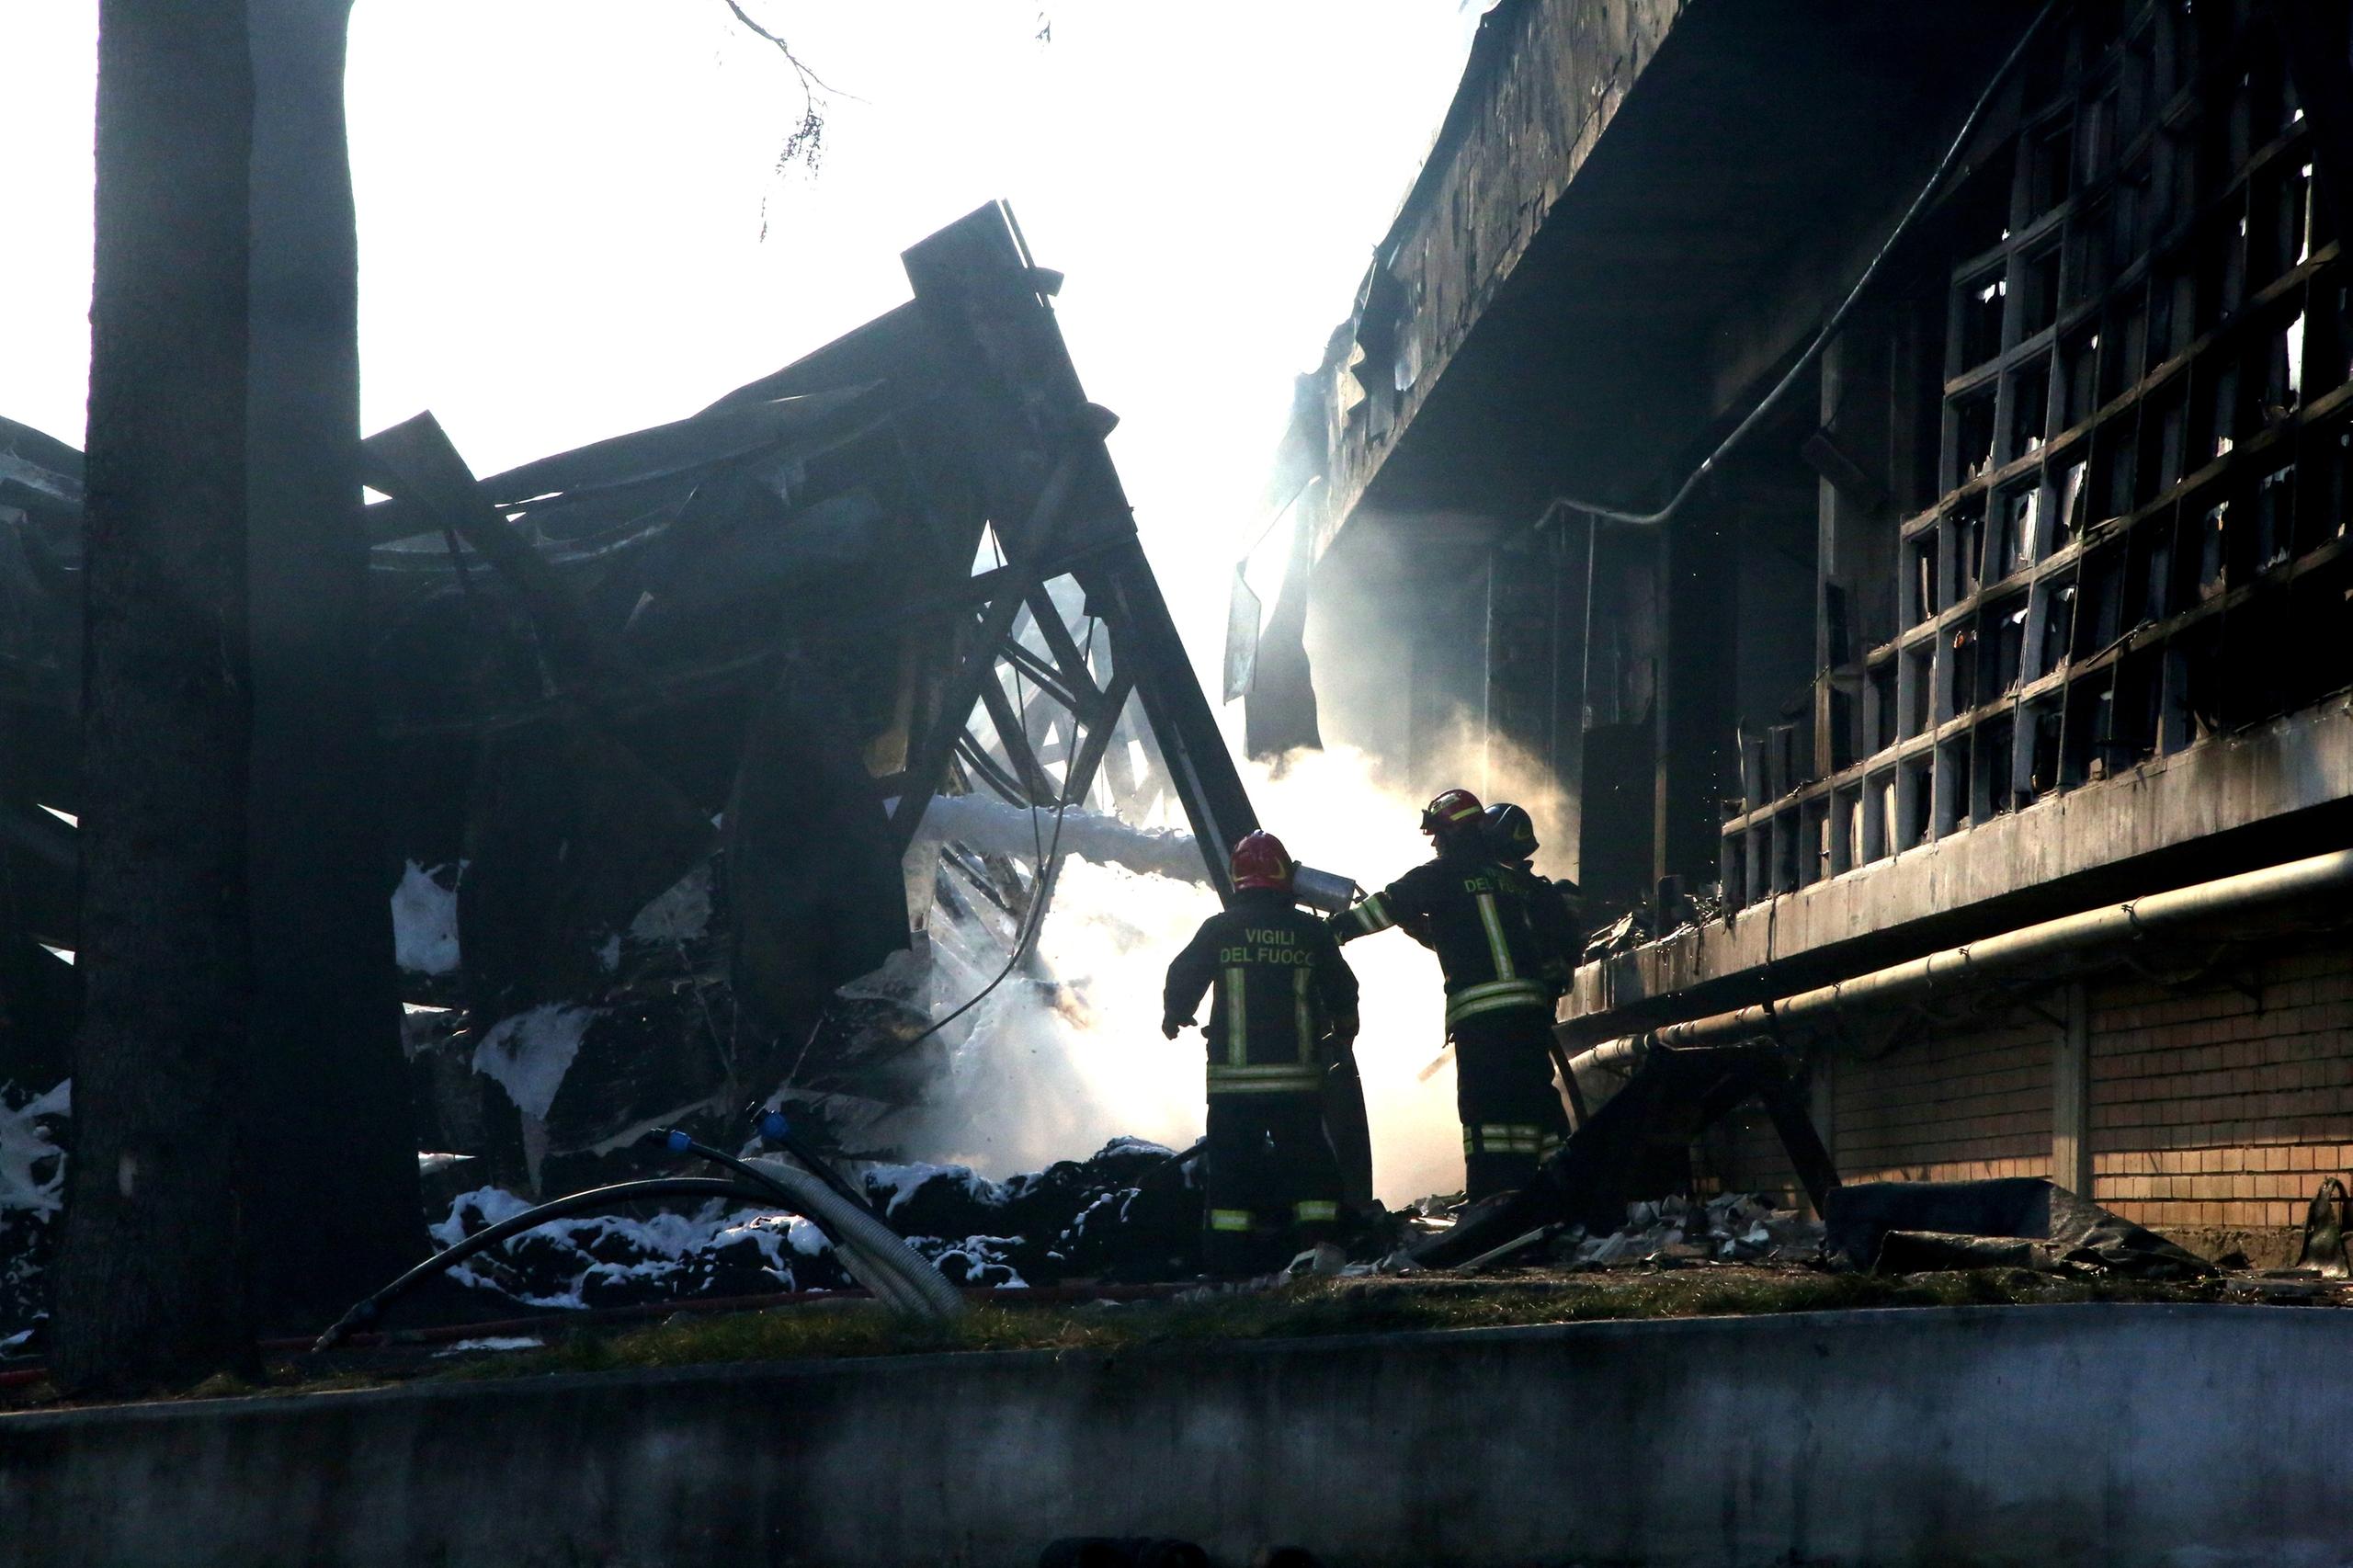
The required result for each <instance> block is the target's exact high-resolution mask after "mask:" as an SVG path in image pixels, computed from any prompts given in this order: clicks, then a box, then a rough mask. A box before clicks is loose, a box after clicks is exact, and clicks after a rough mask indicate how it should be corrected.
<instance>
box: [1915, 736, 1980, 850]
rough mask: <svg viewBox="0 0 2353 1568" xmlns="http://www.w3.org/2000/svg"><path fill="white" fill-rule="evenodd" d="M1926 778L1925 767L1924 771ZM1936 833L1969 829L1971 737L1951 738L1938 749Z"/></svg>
mask: <svg viewBox="0 0 2353 1568" xmlns="http://www.w3.org/2000/svg"><path fill="white" fill-rule="evenodd" d="M1923 777H1926V770H1923ZM1935 801H1936V812H1937V836H1938V837H1939V838H1943V837H1946V836H1949V835H1952V834H1956V833H1961V832H1965V831H1967V829H1968V827H1969V825H1970V815H1969V737H1968V736H1967V735H1963V736H1961V738H1960V739H1959V740H1956V741H1949V742H1947V743H1946V744H1943V745H1940V746H1938V748H1937V767H1936V792H1935Z"/></svg>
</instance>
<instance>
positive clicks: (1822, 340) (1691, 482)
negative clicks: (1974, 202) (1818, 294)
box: [1537, 0, 2060, 526]
mask: <svg viewBox="0 0 2353 1568" xmlns="http://www.w3.org/2000/svg"><path fill="white" fill-rule="evenodd" d="M2059 6H2060V0H2046V3H2045V4H2044V6H2043V7H2042V9H2041V10H2040V11H2038V12H2036V13H2035V17H2034V20H2033V21H2031V22H2029V23H2028V24H2027V28H2026V31H2025V32H2023V33H2021V34H2020V35H2019V36H2018V42H2017V43H2016V44H2014V45H2013V46H2012V47H2011V49H2010V52H2009V54H2008V56H2007V57H2006V58H2005V59H2004V60H2003V62H2002V64H2001V68H2000V69H1999V70H1997V71H1995V73H1994V76H1993V79H1992V80H1991V81H1989V82H1987V83H1986V84H1985V88H1984V91H1983V92H1981V93H1979V94H1978V95H1977V101H1976V102H1975V103H1974V104H1972V106H1970V110H1969V118H1968V119H1965V120H1963V121H1961V130H1960V131H1957V132H1955V133H1954V135H1953V139H1952V143H1951V145H1950V146H1949V147H1947V148H1946V149H1945V155H1944V156H1943V157H1942V158H1940V159H1938V161H1937V168H1936V172H1935V173H1934V174H1932V175H1930V176H1928V181H1927V184H1926V185H1924V186H1922V187H1920V193H1919V194H1918V195H1917V196H1915V197H1914V198H1913V199H1912V205H1911V206H1909V207H1907V208H1905V209H1904V216H1903V217H1902V218H1900V219H1898V220H1896V224H1895V227H1894V228H1893V230H1891V231H1890V232H1889V233H1888V236H1887V238H1886V240H1885V241H1884V242H1882V243H1881V245H1880V247H1879V250H1878V253H1877V254H1876V255H1874V256H1872V257H1871V260H1870V266H1868V267H1864V268H1863V275H1862V276H1861V277H1860V278H1856V279H1855V286H1854V287H1853V288H1851V289H1849V290H1847V297H1846V298H1845V299H1843V300H1841V301H1838V308H1837V309H1836V310H1835V311H1833V312H1830V319H1829V320H1828V321H1826V322H1824V323H1823V324H1822V329H1821V330H1820V331H1819V332H1816V333H1815V334H1814V335H1813V341H1812V342H1811V343H1809V344H1807V345H1806V347H1805V352H1804V353H1802V354H1801V355H1799V356H1798V358H1797V362H1796V363H1795V364H1793V365H1791V366H1790V368H1789V369H1787V370H1786V371H1784V372H1782V375H1781V379H1780V380H1779V381H1776V382H1774V383H1773V390H1772V391H1770V392H1767V393H1766V394H1765V400H1764V401H1763V402H1762V403H1758V404H1757V405H1756V407H1755V408H1752V409H1750V410H1749V411H1748V415H1747V417H1745V418H1744V419H1743V420H1741V422H1740V423H1739V424H1738V425H1735V426H1733V429H1732V434H1730V435H1728V436H1726V437H1724V438H1723V440H1722V441H1721V442H1720V443H1718V444H1717V447H1716V449H1715V450H1714V451H1712V452H1710V453H1709V454H1708V456H1707V458H1706V459H1705V460H1703V461H1701V463H1700V464H1699V467H1698V468H1695V469H1693V470H1692V471H1691V472H1690V474H1689V475H1688V477H1687V478H1686V479H1685V480H1684V481H1683V483H1681V484H1680V485H1677V487H1676V491H1675V494H1673V495H1671V496H1669V497H1668V498H1667V503H1666V505H1665V506H1661V507H1660V508H1659V509H1658V510H1657V511H1655V512H1630V511H1626V510H1624V509H1623V508H1621V507H1617V506H1602V505H1600V504H1599V503H1598V502H1594V501H1582V500H1579V499H1577V498H1576V497H1574V496H1571V495H1555V496H1554V497H1553V498H1552V501H1551V502H1550V503H1549V504H1548V505H1547V506H1545V508H1544V511H1543V515H1542V516H1541V517H1538V518H1537V524H1538V526H1542V525H1543V524H1544V523H1545V522H1547V521H1549V520H1550V519H1551V518H1552V516H1553V515H1554V514H1555V513H1557V512H1585V513H1588V514H1590V515H1592V516H1593V517H1599V518H1601V519H1602V520H1604V521H1605V522H1612V523H1632V524H1637V525H1643V526H1648V525H1651V524H1656V523H1663V522H1665V521H1666V520H1667V519H1668V518H1669V517H1673V516H1675V514H1676V512H1677V509H1678V508H1680V507H1681V506H1682V505H1683V503H1684V502H1686V501H1687V500H1688V499H1690V496H1691V493H1692V492H1693V491H1694V490H1696V489H1698V488H1699V482H1700V481H1701V480H1703V479H1705V478H1707V477H1708V475H1709V474H1710V473H1711V472H1714V470H1715V467H1716V465H1717V464H1718V463H1720V462H1722V461H1723V460H1724V459H1726V458H1727V457H1730V456H1731V455H1732V451H1733V448H1735V447H1737V446H1739V445H1740V444H1741V442H1743V441H1745V440H1746V439H1747V438H1748V437H1749V436H1750V435H1751V434H1753V433H1754V432H1755V431H1756V427H1757V426H1759V425H1761V424H1763V423H1764V422H1765V416H1766V415H1768V414H1770V413H1772V412H1773V410H1774V409H1775V408H1777V407H1779V405H1780V403H1781V400H1782V399H1783V398H1784V397H1786V396H1788V395H1789V392H1790V389H1791V388H1792V387H1795V386H1796V385H1797V383H1798V378H1799V377H1801V376H1802V375H1804V374H1805V372H1806V371H1807V370H1809V369H1812V368H1813V362H1814V361H1815V360H1816V359H1819V358H1822V351H1823V349H1824V347H1828V345H1829V342H1830V340H1831V339H1832V338H1833V337H1836V335H1838V329H1839V328H1840V327H1842V326H1844V325H1846V324H1847V316H1848V315H1849V314H1851V313H1852V312H1853V311H1854V309H1855V306H1856V304H1857V302H1859V301H1860V300H1861V299H1862V297H1863V293H1864V291H1865V290H1868V289H1869V288H1870V286H1871V284H1872V282H1873V280H1875V279H1876V278H1878V277H1879V274H1880V269H1881V267H1884V266H1885V265H1886V264H1887V260H1888V257H1890V256H1893V255H1894V254H1895V247H1896V245H1897V244H1899V243H1900V242H1901V241H1902V240H1903V238H1904V235H1905V234H1906V233H1910V232H1911V229H1912V225H1913V224H1914V223H1915V222H1917V221H1918V220H1919V217H1920V214H1921V213H1923V212H1925V211H1927V209H1928V204H1929V201H1930V199H1932V198H1933V197H1934V196H1935V195H1936V193H1937V187H1938V186H1940V185H1942V184H1944V182H1945V176H1947V175H1949V174H1950V173H1952V171H1953V166H1954V165H1957V164H1959V163H1960V162H1961V153H1962V152H1963V151H1965V150H1966V149H1967V147H1968V145H1969V140H1970V138H1971V137H1972V136H1974V135H1975V134H1976V133H1977V126H1978V122H1979V121H1981V120H1983V119H1984V118H1985V110H1986V108H1987V107H1988V106H1989V105H1991V104H1992V103H1993V101H1994V95H1995V92H1997V91H1999V90H2000V88H2001V85H2002V84H2003V83H2004V82H2006V81H2007V80H2009V75H2010V73H2011V72H2012V71H2015V70H2016V69H2018V62H2019V61H2020V60H2022V59H2024V58H2025V57H2026V51H2027V47H2028V46H2029V44H2031V43H2032V42H2033V41H2034V40H2035V37H2036V35H2037V34H2039V33H2040V32H2041V31H2042V24H2043V23H2044V22H2046V21H2048V20H2050V19H2051V16H2052V13H2053V12H2054V11H2056V10H2058V8H2059Z"/></svg>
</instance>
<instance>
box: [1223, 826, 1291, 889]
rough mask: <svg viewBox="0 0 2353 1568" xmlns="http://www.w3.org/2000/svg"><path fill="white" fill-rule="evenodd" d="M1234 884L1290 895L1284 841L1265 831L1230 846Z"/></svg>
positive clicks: (1252, 834)
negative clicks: (1231, 849) (1231, 847)
mask: <svg viewBox="0 0 2353 1568" xmlns="http://www.w3.org/2000/svg"><path fill="white" fill-rule="evenodd" d="M1233 885H1234V886H1235V887H1236V888H1273V889H1274V890H1275V891H1276V892H1290V851H1289V850H1287V849H1285V848H1284V847H1283V841H1282V840H1281V839H1279V838H1277V837H1276V836H1275V835H1273V834H1271V833H1268V832H1267V831H1266V830H1265V829H1264V828H1259V829H1256V830H1254V831H1253V832H1251V833H1248V834H1245V835H1244V836H1243V839H1242V842H1241V843H1239V844H1237V845H1235V846H1233Z"/></svg>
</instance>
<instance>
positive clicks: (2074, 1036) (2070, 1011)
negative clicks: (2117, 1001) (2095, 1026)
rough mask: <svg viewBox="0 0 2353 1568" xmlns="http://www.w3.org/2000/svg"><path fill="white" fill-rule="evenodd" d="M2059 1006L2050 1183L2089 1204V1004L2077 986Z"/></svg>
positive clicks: (2074, 984)
mask: <svg viewBox="0 0 2353 1568" xmlns="http://www.w3.org/2000/svg"><path fill="white" fill-rule="evenodd" d="M2063 1000H2064V1006H2065V1012H2064V1017H2065V1020H2066V1021H2065V1025H2064V1027H2063V1028H2061V1029H2060V1031H2059V1037H2058V1039H2057V1040H2056V1041H2055V1042H2054V1043H2053V1045H2052V1051H2051V1070H2052V1084H2051V1179H2052V1181H2055V1182H2057V1183H2058V1184H2059V1185H2060V1186H2061V1187H2065V1188H2067V1189H2068V1190H2069V1191H2071V1192H2074V1193H2075V1194H2077V1195H2078V1196H2080V1197H2084V1198H2091V1197H2093V1196H2094V1194H2093V1192H2092V1029H2091V1002H2090V999H2089V997H2088V996H2087V994H2086V991H2085V987H2084V983H2083V982H2082V981H2080V980H2078V981H2074V982H2071V983H2069V984H2068V986H2067V987H2066V990H2065V992H2064V994H2063Z"/></svg>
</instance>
